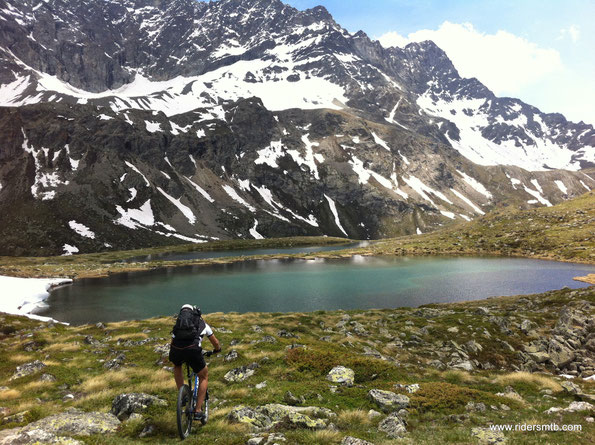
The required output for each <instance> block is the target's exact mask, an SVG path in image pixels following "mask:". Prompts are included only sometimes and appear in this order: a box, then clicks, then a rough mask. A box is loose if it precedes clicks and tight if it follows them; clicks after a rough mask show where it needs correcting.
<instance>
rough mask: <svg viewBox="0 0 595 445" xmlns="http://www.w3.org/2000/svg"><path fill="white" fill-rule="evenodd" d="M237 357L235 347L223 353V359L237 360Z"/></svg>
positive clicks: (227, 360)
mask: <svg viewBox="0 0 595 445" xmlns="http://www.w3.org/2000/svg"><path fill="white" fill-rule="evenodd" d="M237 358H238V351H236V350H235V349H232V350H231V351H229V352H228V353H227V354H225V357H224V358H223V361H226V362H233V361H234V360H237Z"/></svg>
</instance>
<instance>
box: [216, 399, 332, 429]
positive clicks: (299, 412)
mask: <svg viewBox="0 0 595 445" xmlns="http://www.w3.org/2000/svg"><path fill="white" fill-rule="evenodd" d="M335 416H336V415H335V414H334V413H333V412H332V411H331V410H329V409H327V408H319V407H315V406H304V407H295V406H288V405H280V404H268V405H263V406H258V407H256V408H250V407H246V406H238V407H236V408H234V409H233V410H232V411H231V412H230V413H229V415H228V420H229V421H230V422H234V423H244V424H246V425H249V426H251V427H253V428H255V429H257V430H269V429H271V428H272V427H273V426H275V425H277V424H279V423H282V422H283V423H287V424H289V425H291V426H293V427H294V428H306V429H322V428H326V427H327V425H328V422H329V419H330V418H333V417H335Z"/></svg>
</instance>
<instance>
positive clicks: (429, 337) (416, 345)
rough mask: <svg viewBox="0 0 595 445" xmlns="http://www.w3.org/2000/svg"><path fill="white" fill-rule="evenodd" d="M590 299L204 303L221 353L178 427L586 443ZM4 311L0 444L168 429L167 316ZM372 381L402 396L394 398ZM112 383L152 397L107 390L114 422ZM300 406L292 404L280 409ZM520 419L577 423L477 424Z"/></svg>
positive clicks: (577, 293) (111, 437)
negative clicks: (262, 306)
mask: <svg viewBox="0 0 595 445" xmlns="http://www.w3.org/2000/svg"><path fill="white" fill-rule="evenodd" d="M594 308H595V292H594V288H593V287H590V288H586V289H579V290H569V289H564V290H560V291H553V292H547V293H545V294H540V295H530V296H520V297H503V298H491V299H488V300H481V301H474V302H470V303H458V304H442V305H429V306H424V307H421V308H405V309H391V310H369V311H348V312H345V311H337V312H322V311H320V312H315V313H306V314H298V313H284V314H270V313H259V314H256V313H253V314H237V313H230V314H221V313H217V314H208V315H206V316H205V318H206V320H207V321H208V322H209V323H211V324H212V325H213V326H214V327H215V329H216V335H217V336H218V337H219V339H220V340H221V341H222V345H223V353H222V354H221V355H220V356H218V357H213V358H211V359H210V360H209V376H210V379H209V387H210V390H211V395H212V398H211V400H212V409H211V420H210V421H209V423H208V424H207V425H206V426H205V427H204V428H201V429H200V430H199V431H197V432H195V433H194V434H193V435H192V436H191V438H190V439H188V440H186V441H185V443H190V444H192V443H196V444H198V443H206V442H215V443H225V444H230V445H231V444H245V443H250V444H254V443H273V442H274V441H275V440H276V441H282V442H280V443H292V444H294V443H295V444H339V443H344V444H345V443H351V444H363V443H368V442H357V441H352V442H349V441H346V439H344V438H346V437H348V436H351V437H355V438H359V439H365V440H367V441H369V442H370V443H373V444H376V445H382V444H389V443H411V444H413V443H416V444H419V443H421V444H435V443H480V444H485V443H514V444H541V443H549V444H567V443H578V442H582V443H590V442H593V441H595V424H594V423H593V420H592V419H593V413H594V412H593V403H595V396H594V395H593V394H595V381H594V380H593V378H594V377H593V375H595V360H594V359H595V357H594V353H595V349H594V348H593V342H594V341H595V337H594V335H595V331H594V325H593V320H595V309H594ZM173 310H174V308H172V311H173ZM1 321H2V331H1V332H2V333H1V334H0V335H1V339H0V342H1V344H2V348H1V349H0V380H1V381H2V382H3V385H4V386H2V388H0V416H2V420H1V421H0V428H1V431H0V443H1V444H8V443H11V444H15V443H19V444H30V443H33V442H35V440H36V439H35V438H36V437H37V438H39V437H44V438H45V439H43V440H40V441H37V442H35V443H68V444H82V443H85V444H102V445H109V444H137V443H138V444H140V443H156V444H157V443H159V444H169V443H171V444H173V443H179V439H178V438H177V436H176V434H177V432H176V424H175V400H176V391H175V385H174V383H173V378H172V375H171V372H170V368H169V363H168V361H167V359H166V358H165V357H166V354H167V347H166V346H167V343H168V337H169V331H170V329H171V325H172V323H173V318H172V317H161V318H153V319H148V320H142V321H131V322H120V323H109V324H107V325H103V324H98V325H97V326H95V325H83V326H78V327H69V326H63V325H59V324H40V323H38V322H35V321H32V320H29V319H26V318H22V317H17V316H11V315H3V316H2V317H1ZM234 351H235V352H234ZM37 361H39V362H37ZM27 363H29V365H25V364H27ZM32 363H33V364H32ZM335 366H344V367H347V368H349V369H351V370H352V371H354V381H353V383H352V384H351V383H350V384H347V385H344V384H341V383H333V382H332V381H329V380H327V374H328V373H329V371H330V370H331V368H333V367H335ZM17 367H18V368H17ZM19 370H20V371H19ZM232 370H236V371H234V372H233V373H229V372H230V371H232ZM17 372H19V374H18V375H17V374H16V373H17ZM228 373H229V374H228ZM556 374H566V375H567V377H566V378H565V377H560V376H556ZM572 376H575V377H576V378H574V379H569V378H570V377H572ZM579 377H580V378H579ZM348 380H349V379H348ZM371 390H386V391H390V392H391V393H394V394H397V395H400V396H398V397H397V396H396V395H394V394H393V395H392V396H391V397H392V398H393V399H394V400H393V401H394V402H395V404H394V405H392V407H391V406H390V405H389V404H388V402H386V401H385V402H383V403H384V404H383V403H378V402H375V401H373V400H372V398H371V396H370V391H371ZM123 393H145V394H148V396H142V397H144V400H145V404H148V405H149V408H147V407H146V406H145V407H144V408H142V407H139V405H138V400H137V403H136V405H135V404H134V403H131V404H129V405H126V404H125V403H124V404H122V403H117V404H115V405H114V408H113V409H114V412H115V413H116V414H118V415H119V417H120V419H121V420H123V422H122V423H121V422H120V420H118V419H117V418H116V417H115V416H112V415H110V414H107V413H108V412H109V411H110V410H112V403H113V401H114V399H115V398H116V397H117V396H119V395H120V394H123ZM372 394H376V395H377V394H378V393H375V392H372ZM589 394H590V395H589ZM385 395H386V394H385ZM149 396H154V397H156V398H157V399H155V398H151V397H149ZM389 396H390V394H389ZM136 397H137V399H138V397H140V396H136ZM125 399H126V398H125ZM126 400H128V401H129V402H134V400H132V399H130V400H129V399H126ZM270 404H281V405H282V406H276V405H270ZM267 405H268V406H267ZM240 407H244V408H240ZM259 407H261V408H259ZM296 407H297V409H301V408H303V410H304V411H303V412H302V415H293V414H291V412H292V411H295V410H296ZM305 407H316V408H305ZM72 409H76V410H81V411H76V410H75V411H73V410H72ZM135 413H136V414H135ZM263 413H264V414H263ZM47 416H54V417H49V418H48V419H47V420H44V419H45V418H46V417H47ZM128 416H130V418H128ZM246 416H249V417H251V418H252V421H253V422H257V424H258V425H260V426H261V427H262V428H261V429H260V431H256V428H255V427H250V425H249V423H246V422H250V421H249V420H248V417H246ZM589 416H591V417H590V419H591V420H589V419H588V417H589ZM127 418H128V420H126V419H127ZM32 422H34V423H32ZM271 422H273V423H274V425H273V424H272V423H271ZM524 423H528V424H551V423H556V424H558V425H562V424H573V425H581V426H582V431H581V432H579V433H577V432H565V433H563V432H530V433H529V432H526V431H525V432H521V431H517V432H507V433H504V434H503V437H500V439H499V440H500V441H497V442H493V441H492V442H490V441H488V440H487V439H486V437H485V436H486V434H496V433H488V432H487V431H486V429H487V428H488V427H489V425H492V424H493V425H502V424H524ZM27 425H29V426H27ZM23 427H24V429H21V428H23ZM89 433H90V435H88V434H89ZM391 435H392V436H391ZM499 435H501V436H502V433H499ZM68 436H74V437H75V439H73V440H69V441H67V440H66V439H64V438H65V437H68ZM265 436H268V437H270V438H271V439H269V441H266V440H265V439H263V440H262V441H261V442H258V441H257V439H256V438H257V437H265ZM56 437H62V439H60V440H62V441H61V442H56V440H57V439H56ZM391 437H402V439H401V440H399V441H395V440H394V439H391ZM480 437H482V438H483V439H482V438H480ZM17 438H18V439H17ZM282 438H284V439H285V440H283V439H282ZM249 439H250V441H249ZM52 440H53V441H52Z"/></svg>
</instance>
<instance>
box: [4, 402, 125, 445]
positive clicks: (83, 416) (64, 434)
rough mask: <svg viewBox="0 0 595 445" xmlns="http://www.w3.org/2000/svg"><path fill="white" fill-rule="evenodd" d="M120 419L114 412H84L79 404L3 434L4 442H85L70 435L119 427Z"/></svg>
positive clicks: (76, 444)
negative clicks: (77, 406)
mask: <svg viewBox="0 0 595 445" xmlns="http://www.w3.org/2000/svg"><path fill="white" fill-rule="evenodd" d="M119 425H120V421H119V420H118V419H117V418H116V416H114V415H113V414H105V413H98V412H84V411H81V410H78V409H75V408H72V409H70V410H68V411H65V412H63V413H60V414H55V415H53V416H49V417H45V418H43V419H40V420H37V421H35V422H33V423H30V424H28V425H27V426H25V427H23V428H17V429H14V430H10V432H9V433H8V434H6V433H3V434H0V445H9V444H10V445H33V444H45V443H48V444H61V445H79V444H82V443H83V442H80V441H78V440H74V439H72V438H70V437H68V436H90V435H95V434H109V433H113V432H115V431H116V429H117V428H118V426H119Z"/></svg>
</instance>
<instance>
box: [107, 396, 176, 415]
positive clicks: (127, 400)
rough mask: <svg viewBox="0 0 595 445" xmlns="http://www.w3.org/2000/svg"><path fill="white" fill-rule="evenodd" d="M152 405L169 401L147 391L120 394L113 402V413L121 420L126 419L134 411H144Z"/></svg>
mask: <svg viewBox="0 0 595 445" xmlns="http://www.w3.org/2000/svg"><path fill="white" fill-rule="evenodd" d="M152 405H161V406H166V405H167V402H166V401H165V400H163V399H160V398H158V397H155V396H152V395H150V394H145V393H127V394H120V395H118V396H116V398H115V399H114V400H113V402H112V409H111V413H112V414H113V415H114V416H116V417H117V418H118V419H119V420H125V419H127V418H128V417H129V416H130V415H131V414H132V413H144V412H145V411H146V410H147V409H148V408H149V407H150V406H152Z"/></svg>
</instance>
